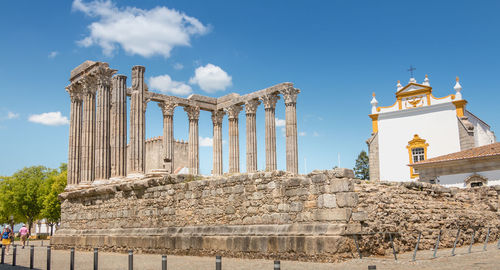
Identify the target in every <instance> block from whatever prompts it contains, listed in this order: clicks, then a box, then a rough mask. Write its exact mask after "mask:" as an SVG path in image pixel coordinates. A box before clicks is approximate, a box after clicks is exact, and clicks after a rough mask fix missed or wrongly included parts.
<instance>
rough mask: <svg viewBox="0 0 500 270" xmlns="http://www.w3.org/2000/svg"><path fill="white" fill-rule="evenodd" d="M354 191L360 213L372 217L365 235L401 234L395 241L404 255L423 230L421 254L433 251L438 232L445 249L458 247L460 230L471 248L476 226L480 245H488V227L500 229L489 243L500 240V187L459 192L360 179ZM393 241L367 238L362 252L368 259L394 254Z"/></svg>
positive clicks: (365, 237) (426, 185)
mask: <svg viewBox="0 0 500 270" xmlns="http://www.w3.org/2000/svg"><path fill="white" fill-rule="evenodd" d="M355 191H356V193H357V194H359V204H358V211H364V212H365V213H366V214H367V218H366V221H364V222H363V225H362V227H363V228H362V230H363V232H365V233H366V232H375V231H377V232H384V231H387V232H400V235H396V236H395V240H394V241H395V246H396V249H397V250H399V251H410V250H413V249H414V248H415V244H416V241H417V238H418V234H419V232H420V231H421V232H422V238H421V242H420V244H419V246H420V248H419V249H430V248H433V247H434V245H435V243H436V239H437V236H438V234H439V230H442V234H441V240H440V247H441V248H442V247H452V246H453V242H454V241H455V238H456V235H457V229H458V228H461V229H462V232H461V236H460V240H459V242H458V245H467V244H469V243H470V241H471V236H472V228H473V227H477V228H479V229H478V231H477V232H476V235H475V241H481V242H484V240H485V237H486V234H487V229H486V227H495V228H492V229H491V235H490V238H489V241H494V240H497V239H498V238H499V237H500V232H499V225H500V212H499V203H500V202H499V195H498V194H499V193H500V186H495V187H478V188H468V189H459V188H445V187H442V186H440V185H431V184H428V183H419V182H403V183H395V182H382V183H369V182H365V181H359V180H358V183H357V184H356V185H355ZM463 230H466V231H463ZM388 239H389V238H388V236H387V235H386V236H385V239H384V238H383V237H381V235H377V236H376V237H375V236H369V235H365V236H363V243H362V245H361V248H362V250H363V252H364V253H366V254H384V253H386V252H392V249H390V245H389V241H388Z"/></svg>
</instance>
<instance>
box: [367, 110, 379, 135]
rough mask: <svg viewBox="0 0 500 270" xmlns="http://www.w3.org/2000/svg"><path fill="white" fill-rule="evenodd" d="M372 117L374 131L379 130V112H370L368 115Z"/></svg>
mask: <svg viewBox="0 0 500 270" xmlns="http://www.w3.org/2000/svg"><path fill="white" fill-rule="evenodd" d="M368 116H370V118H371V119H372V130H373V133H377V132H378V114H370V115H368Z"/></svg>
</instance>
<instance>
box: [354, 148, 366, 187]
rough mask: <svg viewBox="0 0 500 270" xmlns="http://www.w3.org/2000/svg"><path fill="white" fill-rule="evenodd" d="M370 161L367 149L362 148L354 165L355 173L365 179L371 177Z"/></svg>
mask: <svg viewBox="0 0 500 270" xmlns="http://www.w3.org/2000/svg"><path fill="white" fill-rule="evenodd" d="M368 161H369V160H368V155H367V154H366V151H365V150H362V151H361V152H360V153H359V155H358V158H357V159H356V165H355V167H354V174H355V175H356V177H357V178H359V179H364V180H369V179H370V167H369V163H368Z"/></svg>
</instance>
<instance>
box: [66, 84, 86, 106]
mask: <svg viewBox="0 0 500 270" xmlns="http://www.w3.org/2000/svg"><path fill="white" fill-rule="evenodd" d="M82 88H83V87H82V84H81V83H80V82H73V83H71V84H70V85H68V86H66V92H68V93H69V97H70V98H71V102H72V103H73V102H79V101H82V99H83V95H82V93H83V89H82Z"/></svg>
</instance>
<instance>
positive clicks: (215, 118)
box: [212, 110, 226, 126]
mask: <svg viewBox="0 0 500 270" xmlns="http://www.w3.org/2000/svg"><path fill="white" fill-rule="evenodd" d="M225 114H226V112H224V111H223V110H218V111H213V112H212V123H213V124H214V126H220V125H222V119H224V115H225Z"/></svg>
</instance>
